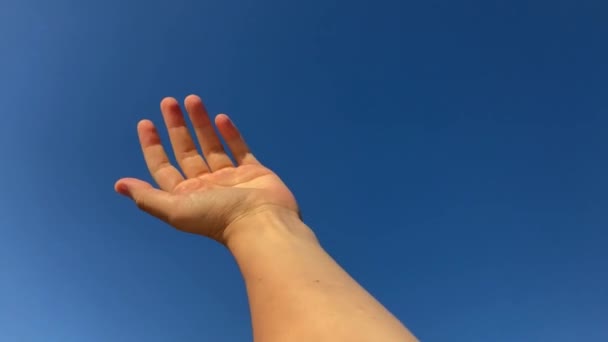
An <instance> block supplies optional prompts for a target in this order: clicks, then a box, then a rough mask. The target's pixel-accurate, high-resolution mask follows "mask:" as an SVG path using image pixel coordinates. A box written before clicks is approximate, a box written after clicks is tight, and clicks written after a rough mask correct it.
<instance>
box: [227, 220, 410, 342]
mask: <svg viewBox="0 0 608 342" xmlns="http://www.w3.org/2000/svg"><path fill="white" fill-rule="evenodd" d="M231 229H232V232H233V234H232V236H231V238H230V240H229V241H228V248H229V249H230V251H231V252H232V254H233V255H234V257H235V258H236V261H237V263H238V265H239V267H240V269H241V271H242V273H243V277H244V279H245V283H246V287H247V293H248V296H249V303H250V307H251V315H252V320H253V329H254V337H255V341H256V342H275V341H281V342H283V341H290V342H298V341H307V342H308V341H318V342H323V341H332V342H339V341H349V342H356V341H361V342H363V341H370V342H371V341H374V342H376V341H383V342H392V341H395V342H397V341H415V340H416V339H415V338H414V337H413V336H412V335H411V334H410V333H409V331H408V330H407V329H406V328H405V327H404V326H403V325H402V324H401V323H400V322H399V321H398V320H397V319H396V318H395V317H394V316H393V315H391V314H390V313H389V312H388V311H387V310H386V309H385V308H384V307H383V306H382V305H381V304H380V303H379V302H378V301H376V300H375V299H374V298H373V297H372V296H371V295H370V294H369V293H368V292H367V291H365V290H364V289H363V288H362V287H361V286H360V285H359V284H357V282H356V281H354V280H353V279H352V278H351V277H350V276H349V275H348V274H347V273H346V272H345V271H344V270H343V269H342V268H341V267H340V266H339V265H338V264H337V263H336V262H335V261H334V260H333V259H332V258H331V257H330V256H329V255H328V254H327V253H326V252H325V251H324V250H323V248H322V247H321V246H320V244H319V243H318V241H317V240H316V238H315V236H314V234H313V233H312V231H311V230H310V229H309V228H308V227H307V226H306V225H305V224H304V223H302V221H300V220H299V219H298V217H297V216H295V215H293V214H291V213H287V212H281V211H272V212H271V211H265V212H261V213H259V214H255V215H252V216H250V217H247V218H244V219H241V220H239V221H237V222H235V226H234V227H231Z"/></svg>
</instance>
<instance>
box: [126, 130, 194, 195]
mask: <svg viewBox="0 0 608 342" xmlns="http://www.w3.org/2000/svg"><path fill="white" fill-rule="evenodd" d="M137 134H138V135H139V143H140V145H141V149H142V151H143V153H144V159H145V160H146V165H147V166H148V170H149V171H150V174H151V175H152V178H154V181H156V184H158V186H159V187H160V188H161V189H163V190H165V191H173V189H175V187H176V186H177V184H179V183H181V182H182V181H183V180H184V177H182V175H181V174H180V173H179V171H178V170H177V169H176V168H175V167H174V166H173V165H171V163H170V162H169V158H168V157H167V153H166V152H165V149H164V148H163V145H162V144H161V141H160V137H159V136H158V132H157V131H156V127H154V124H153V123H152V121H150V120H142V121H140V122H139V124H138V125H137Z"/></svg>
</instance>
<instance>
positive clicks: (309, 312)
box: [115, 95, 415, 342]
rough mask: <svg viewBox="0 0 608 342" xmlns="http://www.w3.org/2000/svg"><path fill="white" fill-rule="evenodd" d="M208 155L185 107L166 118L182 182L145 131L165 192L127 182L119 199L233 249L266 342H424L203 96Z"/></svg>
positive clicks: (191, 108)
mask: <svg viewBox="0 0 608 342" xmlns="http://www.w3.org/2000/svg"><path fill="white" fill-rule="evenodd" d="M185 105H186V109H187V111H188V114H189V117H190V120H191V121H192V125H193V127H194V132H195V134H196V137H197V138H198V141H199V143H200V147H201V149H202V155H201V154H199V153H198V149H197V146H196V144H195V143H194V140H193V139H192V136H191V135H190V132H189V130H188V128H187V125H186V122H185V119H184V115H183V113H182V111H181V108H180V106H179V104H178V103H177V101H176V100H175V99H173V98H166V99H164V100H163V101H162V102H161V112H162V114H163V119H164V121H165V125H166V127H167V129H168V132H169V137H170V140H171V145H172V147H173V152H174V154H175V158H176V160H177V163H178V164H179V167H180V168H181V172H180V171H179V170H178V169H177V168H176V167H174V166H173V165H171V163H170V162H169V159H168V157H167V154H166V152H165V150H164V147H163V145H162V144H161V141H160V138H159V135H158V132H157V131H156V127H155V126H154V124H153V123H152V122H151V121H149V120H142V121H141V122H140V123H139V124H138V126H137V132H138V135H139V141H140V144H141V147H142V152H143V155H144V159H145V161H146V164H147V166H148V169H149V171H150V173H151V174H152V176H153V178H154V180H155V181H156V183H157V184H158V188H154V187H153V186H152V185H151V184H149V183H147V182H144V181H142V180H139V179H135V178H123V179H120V180H119V181H118V182H117V183H116V185H115V189H116V191H117V192H118V193H120V194H122V195H125V196H127V197H129V198H131V199H132V200H133V201H134V202H135V203H136V204H137V206H138V207H139V208H140V209H142V210H144V211H145V212H147V213H149V214H151V215H153V216H156V217H158V218H159V219H161V220H163V221H165V222H167V223H168V224H170V225H172V226H173V227H175V228H176V229H178V230H181V231H185V232H189V233H194V234H199V235H203V236H206V237H208V238H211V239H214V240H216V241H218V242H220V243H222V244H224V245H225V246H226V247H228V249H229V250H230V251H231V252H232V254H233V255H234V257H235V259H236V261H237V263H238V265H239V267H240V269H241V271H242V273H243V277H244V279H245V283H246V286H247V293H248V296H249V303H250V307H251V314H252V320H253V329H254V336H255V340H256V341H257V342H275V341H276V342H279V341H280V342H284V341H289V342H299V341H315V342H317V341H318V342H323V341H336V342H339V341H348V342H357V341H361V342H364V341H370V342H372V341H373V342H376V341H378V342H379V341H383V342H384V341H386V342H393V341H395V342H397V341H399V342H402V341H403V342H405V341H415V338H414V337H413V336H412V335H411V334H410V333H409V331H408V330H407V329H406V328H405V327H404V326H403V325H401V323H400V322H399V321H398V320H397V319H396V318H395V317H393V316H392V315H391V314H390V313H389V312H388V311H387V310H386V309H385V308H384V307H383V306H382V305H381V304H380V303H378V302H377V301H376V300H375V299H374V298H373V297H372V296H371V295H370V294H369V293H367V292H366V291H365V290H364V289H363V288H362V287H361V286H360V285H358V284H357V282H355V281H354V280H353V279H352V278H351V277H350V276H349V275H348V274H347V273H346V272H345V271H344V270H343V269H342V268H341V267H340V266H339V265H338V264H337V263H336V262H335V261H334V260H333V259H332V258H331V257H330V256H329V255H328V254H327V253H326V252H325V251H324V250H323V248H322V247H321V246H320V245H319V243H318V241H317V239H316V237H315V235H314V233H313V232H312V231H311V230H310V228H309V227H307V226H306V225H305V224H304V223H303V222H302V221H301V220H300V219H299V208H298V205H297V202H296V200H295V197H294V196H293V194H292V193H291V191H290V190H289V189H288V188H287V186H285V184H284V183H283V182H282V181H281V179H280V178H279V177H278V176H277V175H276V174H275V173H274V172H272V171H271V170H269V169H268V168H266V167H264V166H263V165H262V164H261V163H260V162H259V161H258V160H257V159H256V158H255V157H254V156H253V154H252V153H251V151H250V150H249V148H248V146H247V144H246V143H245V141H244V139H243V137H242V136H241V134H240V133H239V131H238V130H237V128H236V126H235V125H234V124H233V123H232V121H231V120H230V118H228V116H226V115H224V114H220V115H218V116H216V118H215V125H216V127H217V130H218V131H219V133H220V135H221V137H222V138H223V139H224V141H225V142H226V145H227V146H228V148H229V149H230V151H231V152H232V155H233V157H234V161H232V160H231V158H229V157H228V155H227V154H226V152H225V151H224V147H223V146H222V143H221V141H220V139H219V137H218V136H217V134H216V132H215V130H214V128H213V126H212V124H211V120H210V118H209V116H208V114H207V112H206V110H205V108H204V106H203V104H202V101H201V100H200V98H199V97H197V96H193V95H191V96H188V97H187V98H186V101H185Z"/></svg>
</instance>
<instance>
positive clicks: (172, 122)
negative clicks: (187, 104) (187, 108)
mask: <svg viewBox="0 0 608 342" xmlns="http://www.w3.org/2000/svg"><path fill="white" fill-rule="evenodd" d="M160 110H161V112H162V113H163V119H164V120H165V125H166V126H167V130H168V132H169V138H170V139H171V146H173V153H175V159H176V160H177V163H178V164H179V167H180V168H181V169H182V171H184V174H185V175H186V177H187V178H193V177H197V176H200V175H201V174H203V173H207V172H209V169H208V168H207V164H206V163H205V161H204V160H203V157H202V156H201V155H200V154H199V153H198V151H197V149H196V145H195V144H194V141H193V140H192V137H191V136H190V131H189V130H188V126H187V125H186V120H184V115H183V114H182V110H181V109H180V108H179V103H178V102H177V101H176V100H175V99H174V98H172V97H166V98H164V99H163V100H162V101H161V103H160Z"/></svg>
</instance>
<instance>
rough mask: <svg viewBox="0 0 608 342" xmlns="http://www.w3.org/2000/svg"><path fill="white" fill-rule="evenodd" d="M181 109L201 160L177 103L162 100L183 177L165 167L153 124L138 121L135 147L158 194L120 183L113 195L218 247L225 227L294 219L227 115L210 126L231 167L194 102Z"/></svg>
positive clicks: (286, 195)
mask: <svg viewBox="0 0 608 342" xmlns="http://www.w3.org/2000/svg"><path fill="white" fill-rule="evenodd" d="M185 107H186V109H187V112H188V114H189V118H190V120H191V122H192V126H193V127H194V133H195V135H196V137H197V138H198V141H199V143H200V146H201V148H202V151H203V155H201V154H199V152H198V149H197V147H196V145H195V143H194V140H193V139H192V137H191V134H190V132H189V129H188V127H187V126H186V121H185V118H184V114H183V113H182V110H181V108H180V105H179V103H178V102H177V101H176V100H175V99H174V98H165V99H163V100H162V101H161V112H162V116H163V119H164V122H165V125H166V127H167V130H168V133H169V137H170V140H171V146H172V147H173V153H174V155H175V158H176V160H177V163H178V165H179V167H180V168H181V170H182V172H183V175H182V173H181V172H180V171H179V170H178V169H177V168H176V167H174V166H173V165H171V163H170V162H169V158H168V156H167V153H166V152H165V149H164V147H163V145H162V144H161V141H160V137H159V135H158V132H157V130H156V127H155V126H154V124H153V123H152V122H151V121H150V120H142V121H140V122H139V124H138V125H137V133H138V136H139V141H140V144H141V147H142V151H143V155H144V158H145V161H146V164H147V166H148V170H149V171H150V174H151V175H152V177H153V178H154V180H155V181H156V183H157V184H158V186H159V188H160V189H155V188H154V187H153V186H152V185H150V184H149V183H147V182H144V181H142V180H139V179H134V178H123V179H120V180H119V181H118V182H117V183H116V186H115V187H116V191H118V192H119V193H121V194H123V195H126V196H129V197H131V198H133V199H134V200H135V202H136V203H137V205H138V206H139V207H140V208H141V209H143V210H144V211H147V212H148V213H150V214H152V215H154V216H156V217H158V218H160V219H162V220H163V221H166V222H167V223H169V224H171V225H172V226H173V227H175V228H177V229H179V230H183V231H186V232H190V233H195V234H200V235H204V236H207V237H210V238H213V239H215V240H217V241H219V242H221V243H224V244H225V243H226V242H227V239H228V237H229V232H228V231H227V230H226V227H228V226H229V225H230V223H232V222H234V221H235V220H238V219H240V218H242V217H243V216H246V215H248V214H251V213H254V212H259V211H261V210H267V209H273V207H280V208H285V209H287V210H289V211H292V212H293V213H294V214H295V215H298V214H299V210H298V205H297V203H296V200H295V198H294V196H293V194H292V193H291V191H290V190H289V189H288V188H287V186H285V184H284V183H283V182H282V181H281V179H280V178H279V177H278V176H277V175H276V174H275V173H274V172H272V171H271V170H269V169H268V168H266V167H264V166H263V165H262V164H261V163H260V162H258V160H257V159H256V158H255V157H254V155H253V154H252V153H251V151H250V150H249V148H248V147H247V144H246V143H245V140H244V139H243V137H242V136H241V134H240V132H239V131H238V129H237V128H236V126H235V125H234V123H233V122H232V121H231V120H230V118H229V117H228V116H227V115H225V114H219V115H217V116H216V117H215V125H216V126H217V129H218V131H219V133H220V135H221V137H222V138H223V139H224V141H225V142H226V145H227V146H228V148H230V151H231V152H232V155H233V157H234V159H235V162H234V163H233V161H232V160H231V158H230V157H229V156H228V154H227V153H226V152H225V151H224V148H223V146H222V143H221V142H220V139H219V137H218V135H217V134H216V131H215V130H214V128H213V125H212V123H211V120H210V118H209V116H208V114H207V111H206V109H205V107H204V105H203V102H202V101H201V99H200V97H198V96H196V95H190V96H188V97H187V98H186V100H185Z"/></svg>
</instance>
